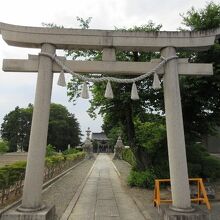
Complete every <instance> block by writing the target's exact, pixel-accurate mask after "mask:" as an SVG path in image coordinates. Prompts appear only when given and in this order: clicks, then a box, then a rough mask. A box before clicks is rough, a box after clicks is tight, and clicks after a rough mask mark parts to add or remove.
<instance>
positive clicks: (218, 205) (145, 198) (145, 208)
mask: <svg viewBox="0 0 220 220" xmlns="http://www.w3.org/2000/svg"><path fill="white" fill-rule="evenodd" d="M113 162H114V164H115V166H116V168H117V169H118V171H119V173H120V175H121V179H122V181H123V185H124V186H125V187H126V189H127V190H128V193H129V194H130V195H131V196H132V198H133V199H134V201H135V202H136V204H137V205H138V207H139V209H140V210H141V211H142V212H143V213H144V214H145V217H146V216H147V219H152V220H157V219H159V214H158V210H157V208H155V207H154V206H153V202H152V200H153V191H152V190H147V189H140V188H137V187H132V188H131V187H129V186H128V185H127V183H126V182H127V177H128V174H129V172H130V169H131V166H130V165H129V164H128V163H127V162H125V161H122V160H113ZM200 207H201V208H203V209H204V210H206V211H207V209H206V207H205V206H204V205H201V206H200ZM211 207H212V209H211V216H210V220H219V219H220V202H211Z"/></svg>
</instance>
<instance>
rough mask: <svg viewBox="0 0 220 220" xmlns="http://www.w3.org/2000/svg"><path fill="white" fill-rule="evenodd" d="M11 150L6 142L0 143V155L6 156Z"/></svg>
mask: <svg viewBox="0 0 220 220" xmlns="http://www.w3.org/2000/svg"><path fill="white" fill-rule="evenodd" d="M8 150H9V147H8V143H7V142H6V141H0V154H4V153H6V152H7V151H8Z"/></svg>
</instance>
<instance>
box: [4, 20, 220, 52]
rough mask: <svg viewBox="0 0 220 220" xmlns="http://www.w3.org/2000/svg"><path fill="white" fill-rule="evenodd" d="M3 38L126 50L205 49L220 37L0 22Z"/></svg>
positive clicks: (216, 32)
mask: <svg viewBox="0 0 220 220" xmlns="http://www.w3.org/2000/svg"><path fill="white" fill-rule="evenodd" d="M0 33H1V35H2V38H3V39H4V40H5V41H6V42H7V43H8V44H9V45H12V46H18V47H28V48H41V46H42V44H43V43H50V44H53V45H55V47H56V48H57V49H97V50H102V49H103V48H111V47H113V48H115V49H119V50H129V51H160V50H161V49H162V48H164V47H169V46H172V47H175V48H176V49H177V50H179V49H193V50H194V51H197V50H207V48H208V47H210V46H211V45H213V43H214V40H215V39H218V38H220V28H219V29H213V30H207V31H199V32H196V31H192V32H190V31H182V32H177V31H159V32H127V31H118V30H84V29H83V30H82V29H69V28H68V29H67V28H45V27H28V26H17V25H11V24H6V23H0Z"/></svg>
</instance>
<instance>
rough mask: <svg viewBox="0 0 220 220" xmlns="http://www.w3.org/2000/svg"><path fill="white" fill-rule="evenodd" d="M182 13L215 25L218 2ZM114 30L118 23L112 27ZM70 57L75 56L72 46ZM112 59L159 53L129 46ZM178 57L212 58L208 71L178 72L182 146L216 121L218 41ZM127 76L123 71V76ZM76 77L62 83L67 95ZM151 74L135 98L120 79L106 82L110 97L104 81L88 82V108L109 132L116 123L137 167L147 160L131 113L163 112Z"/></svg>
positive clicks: (199, 23) (189, 20)
mask: <svg viewBox="0 0 220 220" xmlns="http://www.w3.org/2000/svg"><path fill="white" fill-rule="evenodd" d="M182 16H183V20H184V21H183V22H184V24H185V25H187V26H188V27H190V28H191V29H193V30H206V29H211V28H217V27H219V5H216V4H214V3H212V2H211V3H208V4H207V6H206V8H205V9H203V10H198V11H196V10H195V9H191V10H190V11H188V12H187V14H186V16H185V15H182ZM160 28H161V25H155V24H154V23H153V22H149V23H148V24H146V25H143V26H141V27H136V26H135V27H133V28H130V29H123V31H159V30H160ZM117 30H120V29H117ZM71 53H73V59H76V58H77V57H79V54H77V53H76V52H74V51H71V52H70V53H68V55H71ZM80 56H84V57H86V58H87V59H90V60H100V58H101V53H100V52H96V51H90V53H88V51H81V53H80ZM116 56H117V60H118V61H150V60H151V59H152V58H158V57H159V56H160V53H143V52H131V51H125V52H121V51H117V54H116ZM179 56H180V57H190V59H189V61H190V62H205V63H214V72H215V73H214V77H213V76H212V77H198V76H197V77H188V76H187V77H181V78H180V87H181V96H182V106H183V117H184V127H185V134H186V143H187V145H188V146H190V145H192V144H194V143H195V142H196V141H201V140H202V139H203V137H204V136H206V135H208V134H211V133H213V131H214V130H215V127H216V126H217V125H219V124H220V123H219V122H220V117H219V116H220V114H219V113H220V106H219V105H220V102H219V101H220V99H219V90H220V88H219V85H220V84H219V79H220V78H219V76H218V75H219V67H220V66H219V61H220V59H219V42H216V44H215V45H214V46H213V47H212V48H211V49H210V50H209V51H206V52H197V53H192V52H189V51H181V52H179ZM127 77H129V76H127ZM79 85H80V82H79V81H77V80H76V79H73V80H72V82H71V83H70V84H69V87H68V94H69V96H70V99H72V100H73V99H74V97H75V95H76V94H78V89H79ZM151 85H152V78H149V79H147V80H146V81H144V82H140V83H138V84H137V87H138V90H139V96H140V100H138V101H132V100H131V99H130V91H131V86H130V85H126V84H120V85H118V84H112V87H113V92H114V95H115V97H114V99H113V100H107V99H105V98H104V97H103V94H104V90H105V86H106V85H105V84H94V85H93V87H92V93H93V98H92V100H91V107H90V109H89V113H90V115H91V116H92V117H95V114H94V112H95V110H96V109H99V113H100V114H101V115H102V116H103V117H104V126H103V128H104V130H105V131H106V132H107V133H111V129H114V127H115V126H116V127H121V129H122V132H123V134H124V137H125V139H126V142H127V144H129V145H130V146H131V149H132V151H133V153H134V154H135V157H136V160H137V166H138V169H140V170H143V169H145V168H146V166H145V164H148V161H147V159H146V158H148V157H147V155H146V152H145V150H144V147H142V146H140V142H139V140H137V135H136V129H135V126H134V120H135V118H139V119H140V120H141V121H142V122H143V123H144V118H145V115H146V113H155V112H156V113H160V114H162V115H163V114H164V113H165V112H164V101H163V91H162V90H160V91H153V90H152V88H151Z"/></svg>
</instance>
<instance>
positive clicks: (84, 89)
mask: <svg viewBox="0 0 220 220" xmlns="http://www.w3.org/2000/svg"><path fill="white" fill-rule="evenodd" d="M80 97H81V98H83V99H88V98H89V91H88V86H87V83H86V82H84V83H83V87H82V92H81V95H80Z"/></svg>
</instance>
